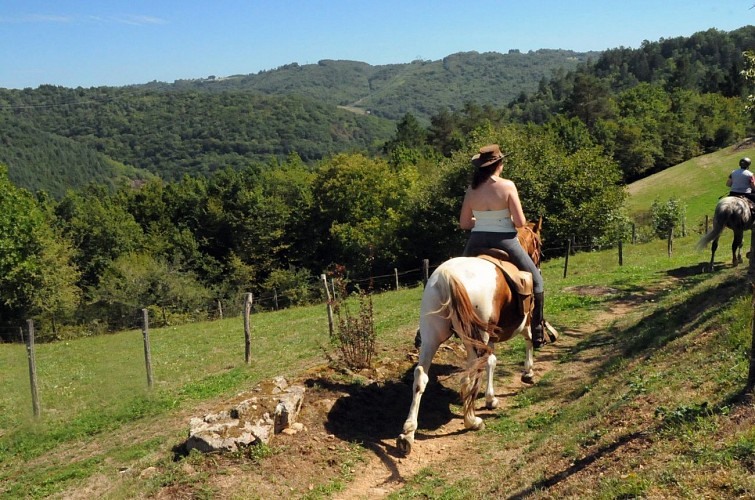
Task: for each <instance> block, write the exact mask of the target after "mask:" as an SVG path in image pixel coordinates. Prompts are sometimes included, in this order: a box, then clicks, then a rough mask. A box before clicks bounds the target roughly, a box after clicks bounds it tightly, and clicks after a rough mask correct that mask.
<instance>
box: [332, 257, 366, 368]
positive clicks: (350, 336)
mask: <svg viewBox="0 0 755 500" xmlns="http://www.w3.org/2000/svg"><path fill="white" fill-rule="evenodd" d="M333 283H334V287H335V292H336V295H337V298H333V299H332V300H331V303H332V306H333V313H334V314H335V319H336V324H335V328H334V329H333V334H332V336H331V339H330V340H331V342H332V343H333V344H334V345H335V346H336V347H337V348H338V350H339V353H340V355H341V361H342V362H343V363H344V364H345V365H346V366H347V367H348V368H350V369H354V370H358V369H362V368H370V367H371V366H372V358H373V356H374V355H375V338H376V332H375V321H374V318H373V309H372V294H371V293H370V292H371V290H368V291H367V292H365V291H363V290H360V289H357V290H356V292H355V293H354V295H355V297H356V299H357V303H358V305H359V312H358V313H356V314H354V313H352V311H351V310H350V305H351V304H350V303H349V300H348V299H349V298H350V294H349V292H348V286H347V285H348V281H347V279H346V277H345V269H344V268H343V267H342V266H339V267H338V268H337V269H336V273H335V276H334V280H333ZM352 304H353V302H352Z"/></svg>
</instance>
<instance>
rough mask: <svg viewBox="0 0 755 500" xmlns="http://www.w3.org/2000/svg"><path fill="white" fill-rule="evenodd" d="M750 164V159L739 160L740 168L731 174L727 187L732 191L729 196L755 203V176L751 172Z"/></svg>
mask: <svg viewBox="0 0 755 500" xmlns="http://www.w3.org/2000/svg"><path fill="white" fill-rule="evenodd" d="M750 164H752V161H750V159H749V158H742V159H741V160H739V168H738V169H736V170H734V171H733V172H732V173H731V174H729V178H728V179H727V180H726V185H727V186H729V188H730V189H731V191H730V192H729V196H739V197H740V198H747V199H748V200H750V201H752V202H754V203H755V176H754V175H753V174H752V172H751V171H750Z"/></svg>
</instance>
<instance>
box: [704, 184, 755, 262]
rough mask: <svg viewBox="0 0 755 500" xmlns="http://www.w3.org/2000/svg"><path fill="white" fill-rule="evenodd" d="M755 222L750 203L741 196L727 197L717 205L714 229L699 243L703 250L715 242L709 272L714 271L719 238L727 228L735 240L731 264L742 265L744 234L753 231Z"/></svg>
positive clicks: (732, 243)
mask: <svg viewBox="0 0 755 500" xmlns="http://www.w3.org/2000/svg"><path fill="white" fill-rule="evenodd" d="M753 222H755V220H753V217H752V211H751V209H750V203H749V202H748V201H747V200H746V199H744V198H741V197H739V196H725V197H723V198H721V199H720V200H719V202H718V203H717V204H716V210H715V212H714V213H713V228H712V229H711V230H710V231H708V233H707V234H705V235H704V236H703V237H702V238H700V241H699V242H698V243H697V248H698V249H702V248H704V247H705V246H706V245H707V244H708V243H710V242H713V244H712V245H711V252H710V264H709V268H708V269H709V271H713V259H714V258H715V256H716V249H717V248H718V238H719V237H720V236H721V232H722V231H723V230H724V229H725V228H727V227H728V228H731V230H732V231H734V240H733V241H732V242H731V264H732V265H733V266H736V265H738V264H741V263H742V241H743V239H744V232H745V231H746V230H748V229H752V225H753Z"/></svg>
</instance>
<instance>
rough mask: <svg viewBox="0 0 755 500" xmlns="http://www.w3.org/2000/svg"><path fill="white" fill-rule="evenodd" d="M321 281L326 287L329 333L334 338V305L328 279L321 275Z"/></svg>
mask: <svg viewBox="0 0 755 500" xmlns="http://www.w3.org/2000/svg"><path fill="white" fill-rule="evenodd" d="M320 279H321V280H322V284H323V286H324V287H325V297H327V299H328V303H327V304H328V332H329V333H330V336H331V337H332V336H333V303H332V299H331V298H330V289H329V288H328V278H327V277H326V276H325V275H324V274H321V275H320Z"/></svg>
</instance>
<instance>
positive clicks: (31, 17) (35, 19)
mask: <svg viewBox="0 0 755 500" xmlns="http://www.w3.org/2000/svg"><path fill="white" fill-rule="evenodd" d="M72 21H74V18H73V17H72V16H66V15H55V14H26V15H22V16H13V17H7V16H6V17H0V23H13V24H26V23H70V22H72Z"/></svg>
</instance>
